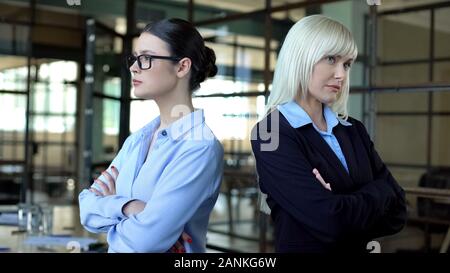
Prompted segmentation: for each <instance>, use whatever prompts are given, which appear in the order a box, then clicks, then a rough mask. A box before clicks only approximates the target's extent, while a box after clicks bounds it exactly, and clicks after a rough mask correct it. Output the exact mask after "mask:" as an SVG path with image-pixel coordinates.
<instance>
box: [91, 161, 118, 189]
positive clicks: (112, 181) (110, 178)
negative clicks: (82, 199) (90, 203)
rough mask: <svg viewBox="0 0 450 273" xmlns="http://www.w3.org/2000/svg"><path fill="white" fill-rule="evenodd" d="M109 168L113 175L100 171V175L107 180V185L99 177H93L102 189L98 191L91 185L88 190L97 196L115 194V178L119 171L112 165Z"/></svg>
mask: <svg viewBox="0 0 450 273" xmlns="http://www.w3.org/2000/svg"><path fill="white" fill-rule="evenodd" d="M111 170H112V172H113V175H111V174H110V173H108V172H107V171H104V172H102V175H103V176H104V177H105V178H106V180H108V185H106V183H105V182H103V181H101V180H100V179H95V181H94V182H95V183H97V185H98V186H99V187H100V188H101V189H102V191H99V190H97V189H96V188H94V187H91V188H90V189H89V191H90V192H93V193H95V194H96V195H99V196H108V195H115V194H116V179H117V177H118V176H119V171H118V170H117V169H116V168H115V167H114V166H111Z"/></svg>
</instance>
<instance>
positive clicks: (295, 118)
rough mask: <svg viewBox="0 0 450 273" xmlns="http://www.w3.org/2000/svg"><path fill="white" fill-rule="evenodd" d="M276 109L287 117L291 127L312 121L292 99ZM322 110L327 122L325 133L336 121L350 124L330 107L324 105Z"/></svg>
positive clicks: (329, 130) (329, 131) (345, 124)
mask: <svg viewBox="0 0 450 273" xmlns="http://www.w3.org/2000/svg"><path fill="white" fill-rule="evenodd" d="M277 109H278V111H280V112H281V113H282V114H283V116H284V117H285V118H286V119H287V121H288V122H289V124H290V125H291V126H292V127H293V128H300V127H302V126H305V125H307V124H310V123H313V122H312V120H311V118H310V117H309V115H308V113H306V111H305V110H303V108H302V107H301V106H300V105H298V104H297V103H296V102H295V101H294V100H291V101H289V102H286V103H284V104H280V105H278V106H277ZM323 112H324V116H325V121H326V122H327V130H328V131H327V133H331V131H332V130H333V128H334V127H335V126H336V125H337V124H338V123H341V124H342V125H344V126H350V125H352V124H351V123H350V122H348V121H346V120H343V119H341V118H338V117H337V116H336V113H334V112H333V110H331V108H330V107H328V106H326V105H324V111H323ZM313 125H314V124H313Z"/></svg>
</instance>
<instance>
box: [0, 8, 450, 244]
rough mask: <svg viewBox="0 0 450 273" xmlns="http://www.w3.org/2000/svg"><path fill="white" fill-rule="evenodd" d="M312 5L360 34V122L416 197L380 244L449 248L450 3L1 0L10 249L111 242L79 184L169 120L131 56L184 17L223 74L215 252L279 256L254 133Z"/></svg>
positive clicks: (206, 97)
mask: <svg viewBox="0 0 450 273" xmlns="http://www.w3.org/2000/svg"><path fill="white" fill-rule="evenodd" d="M311 14H324V15H326V16H329V17H331V18H333V19H336V20H339V21H340V22H342V23H343V24H344V25H346V26H347V27H348V28H349V29H350V30H351V31H352V33H353V35H354V37H355V39H356V42H357V44H358V48H359V55H358V58H357V60H356V63H355V64H354V65H353V68H352V70H351V76H350V78H351V89H350V100H349V112H350V115H351V116H352V117H354V118H356V119H359V120H361V121H363V123H364V124H365V125H366V127H367V129H368V131H369V133H370V135H371V137H372V138H373V140H374V142H375V145H376V149H377V150H378V152H379V154H380V156H381V157H382V159H383V160H384V161H385V162H386V163H387V165H388V167H389V168H390V170H391V172H392V173H393V175H394V177H395V178H396V179H397V180H398V182H399V183H400V185H401V186H402V187H404V188H405V191H406V192H407V200H408V214H409V217H408V223H407V227H406V228H405V229H404V230H403V231H402V232H400V233H398V234H396V235H393V236H389V237H385V238H380V239H379V240H378V241H379V242H380V245H381V251H382V252H448V245H449V242H450V229H449V224H450V189H449V188H450V144H449V142H448V141H449V139H450V1H438V0H382V1H381V2H379V1H376V0H367V1H366V0H347V1H326V0H309V1H306V0H304V1H296V0H189V1H188V0H114V1H110V0H66V1H63V0H15V1H13V0H11V1H4V0H0V246H2V245H3V246H5V249H7V251H12V252H15V251H19V252H21V251H26V252H27V251H38V252H46V251H49V252H51V251H59V250H60V251H67V250H68V248H62V249H59V250H55V248H51V247H47V248H45V247H42V246H40V247H38V248H36V247H32V248H31V247H28V248H26V247H24V246H23V244H24V240H27V236H31V235H32V234H38V235H42V234H61V235H66V236H81V237H90V238H94V239H95V240H98V241H97V242H98V245H100V246H101V245H102V243H104V242H105V238H104V236H103V235H93V234H88V233H87V232H85V231H83V229H82V228H81V227H80V223H79V216H78V207H77V197H78V193H79V192H80V191H81V190H82V189H83V188H86V187H88V186H89V185H90V183H91V182H92V180H93V177H96V176H97V175H98V174H99V172H100V171H102V170H104V169H105V168H106V167H107V166H108V165H109V163H110V162H111V160H112V159H113V158H114V156H115V154H116V153H117V152H118V150H119V148H120V147H121V145H122V143H123V142H124V140H125V139H126V137H127V136H128V135H129V134H130V133H132V132H134V131H136V130H138V129H139V128H141V127H142V126H143V125H145V124H146V123H147V122H149V121H150V120H152V119H153V118H154V117H156V116H157V115H158V109H157V107H156V105H155V104H154V102H152V101H144V100H140V99H137V98H135V97H134V96H133V90H132V88H131V84H130V74H129V71H128V69H127V68H126V66H125V64H124V61H123V60H124V56H125V55H126V54H129V53H131V52H132V49H133V45H134V43H135V41H136V39H137V37H138V35H139V33H140V31H141V30H142V28H143V27H144V26H145V25H146V24H147V23H148V22H150V21H154V20H158V19H163V18H170V17H178V18H183V19H185V20H189V21H191V22H193V23H194V25H195V26H196V27H197V28H198V30H199V31H200V33H201V34H202V36H203V37H204V39H205V41H206V44H207V45H208V46H209V47H211V48H212V49H214V51H215V53H216V55H217V66H218V73H217V75H216V76H215V77H214V78H211V79H208V80H207V81H206V82H204V83H203V84H202V85H201V88H200V89H199V90H198V91H197V92H196V93H195V94H194V99H193V101H194V106H195V107H196V108H203V109H204V110H205V115H206V122H207V123H208V125H209V126H210V127H211V129H212V130H213V131H214V133H215V134H216V136H217V137H218V138H219V140H220V141H221V142H222V145H223V146H224V149H225V159H224V166H225V173H224V179H223V183H222V189H221V194H220V196H219V199H218V201H217V204H216V206H215V208H214V210H213V213H212V214H211V219H210V226H209V231H208V251H210V252H272V251H273V244H272V228H273V227H272V223H271V220H270V219H269V217H267V216H265V215H262V214H260V212H259V210H258V207H257V201H258V195H257V181H256V174H255V162H254V159H253V156H252V154H251V147H250V142H249V139H250V135H249V133H250V130H251V128H252V127H253V126H254V125H255V123H256V122H257V121H258V120H259V119H260V118H262V116H263V114H264V104H265V101H266V99H267V97H268V95H269V93H270V90H271V82H272V76H273V69H274V67H275V64H276V61H277V54H278V52H279V49H280V46H281V43H282V41H283V39H284V37H285V35H286V33H287V31H288V30H289V28H290V27H291V26H292V25H293V24H294V23H295V22H297V21H298V20H299V19H301V18H302V17H304V16H307V15H311ZM32 208H38V209H37V211H38V212H37V213H34V212H33V209H32ZM46 211H50V212H47V214H46ZM17 212H18V213H17ZM35 214H36V215H40V216H39V217H38V216H35ZM26 215H31V216H30V217H31V218H33V217H38V218H39V220H36V221H37V222H38V223H37V224H33V221H31V222H30V221H28V223H25V224H24V223H22V222H23V221H24V219H25V218H27V216H26ZM46 217H47V218H48V217H50V221H49V223H50V227H45V225H44V224H43V222H45V221H44V220H43V219H46ZM31 218H30V219H31ZM33 219H34V218H33ZM21 221H22V222H21ZM33 225H37V226H38V227H37V228H36V227H35V228H33V227H32V226H33ZM43 225H44V226H43ZM47 225H48V223H47ZM46 232H47V233H46ZM15 236H19V237H20V236H21V237H20V238H19V237H15ZM18 238H19V239H18ZM47 243H48V242H47ZM91 246H92V245H91ZM91 246H90V247H89V248H86V249H85V250H92V249H94V250H95V248H92V247H91ZM98 251H104V248H103V247H99V248H98Z"/></svg>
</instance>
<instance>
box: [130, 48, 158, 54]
mask: <svg viewBox="0 0 450 273" xmlns="http://www.w3.org/2000/svg"><path fill="white" fill-rule="evenodd" d="M138 53H139V54H145V53H151V54H156V52H154V51H151V50H149V49H144V50H138V52H136V51H133V54H134V55H137V54H138Z"/></svg>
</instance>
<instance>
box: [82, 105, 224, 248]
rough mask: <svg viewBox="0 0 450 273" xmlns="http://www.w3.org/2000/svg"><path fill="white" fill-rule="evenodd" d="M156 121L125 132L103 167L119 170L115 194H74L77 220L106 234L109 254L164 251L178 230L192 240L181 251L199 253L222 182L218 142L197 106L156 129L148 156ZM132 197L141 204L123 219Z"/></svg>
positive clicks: (221, 164) (220, 155) (90, 229)
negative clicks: (117, 151)
mask: <svg viewBox="0 0 450 273" xmlns="http://www.w3.org/2000/svg"><path fill="white" fill-rule="evenodd" d="M159 124H160V118H159V117H158V118H156V119H154V120H153V121H151V122H150V123H149V124H147V125H146V126H145V127H143V128H142V129H140V130H139V131H137V132H135V133H133V134H132V135H130V136H129V137H128V138H127V139H126V141H125V143H124V145H123V147H122V148H121V150H120V151H119V153H118V155H117V156H116V157H115V158H114V160H113V162H112V163H111V165H110V166H109V167H108V169H107V171H108V172H109V173H112V172H111V170H110V168H111V166H115V167H116V168H117V169H118V171H119V176H118V178H117V180H116V195H110V196H105V197H100V196H96V195H95V194H94V193H92V192H90V191H89V190H87V189H85V190H83V191H82V192H81V193H80V195H79V202H80V218H81V223H82V224H83V226H84V227H85V228H86V229H87V230H89V231H91V232H95V233H98V232H107V233H108V236H107V240H108V244H109V250H108V251H109V252H166V251H167V250H169V249H170V248H171V247H172V245H173V244H174V243H175V242H176V241H177V239H178V238H179V236H180V235H181V233H182V232H183V231H185V232H186V233H188V234H189V235H190V236H191V237H192V239H193V242H192V243H191V244H187V243H185V247H186V250H187V252H205V246H206V232H207V226H208V220H209V215H210V213H211V211H212V209H213V207H214V204H215V202H216V200H217V197H218V194H219V188H220V184H221V180H222V173H223V148H222V145H221V144H220V142H219V141H218V140H217V139H216V137H215V136H214V134H213V133H212V131H211V130H210V129H209V127H208V126H207V125H206V124H205V119H204V114H203V110H196V111H194V112H192V113H191V114H189V115H186V116H184V117H182V118H180V119H179V120H177V121H175V122H174V123H172V124H171V126H170V127H168V128H167V129H165V130H161V131H160V132H159V133H158V134H157V135H156V137H157V138H156V140H155V142H154V144H153V145H154V146H153V147H152V150H151V152H150V154H148V150H149V145H150V143H151V138H152V135H153V133H154V132H155V130H156V129H157V128H158V126H159ZM147 154H148V157H147ZM99 179H101V180H102V181H105V182H106V181H107V180H106V178H105V177H103V176H100V177H99ZM93 186H95V187H96V188H97V189H99V187H98V186H97V185H95V184H93ZM135 199H138V200H141V201H144V202H146V203H147V205H146V207H145V209H144V210H143V211H142V212H140V213H138V214H136V215H131V216H130V217H126V216H125V215H124V214H123V213H122V207H123V206H124V205H125V204H126V203H127V202H129V201H131V200H135Z"/></svg>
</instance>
